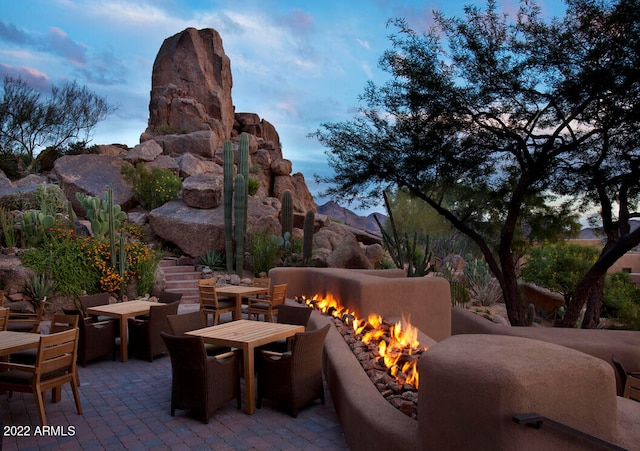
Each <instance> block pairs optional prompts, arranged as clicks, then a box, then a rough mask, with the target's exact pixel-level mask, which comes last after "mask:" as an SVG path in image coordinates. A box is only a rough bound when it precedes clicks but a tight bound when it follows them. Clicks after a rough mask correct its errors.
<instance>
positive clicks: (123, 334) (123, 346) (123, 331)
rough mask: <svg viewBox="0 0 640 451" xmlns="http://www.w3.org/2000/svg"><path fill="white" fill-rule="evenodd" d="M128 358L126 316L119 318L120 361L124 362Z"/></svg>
mask: <svg viewBox="0 0 640 451" xmlns="http://www.w3.org/2000/svg"><path fill="white" fill-rule="evenodd" d="M128 359H129V354H128V349H127V318H125V317H124V316H122V317H121V318H120V361H121V362H126V361H127V360H128Z"/></svg>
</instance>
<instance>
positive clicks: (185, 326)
mask: <svg viewBox="0 0 640 451" xmlns="http://www.w3.org/2000/svg"><path fill="white" fill-rule="evenodd" d="M167 321H169V331H170V332H171V333H172V334H173V335H176V336H178V337H182V336H184V334H185V332H189V331H191V330H196V329H204V328H205V327H207V317H206V316H205V313H204V312H203V311H202V310H196V311H195V312H189V313H183V314H181V315H169V316H167ZM204 348H205V350H206V352H207V355H218V354H222V353H224V352H229V351H231V348H229V347H228V346H216V345H214V344H210V343H205V344H204Z"/></svg>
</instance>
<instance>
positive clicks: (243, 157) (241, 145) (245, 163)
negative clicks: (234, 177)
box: [238, 133, 249, 223]
mask: <svg viewBox="0 0 640 451" xmlns="http://www.w3.org/2000/svg"><path fill="white" fill-rule="evenodd" d="M238 174H242V177H244V197H245V198H247V197H249V135H248V134H247V133H242V134H241V135H240V141H239V142H238ZM244 222H245V223H246V222H247V209H245V210H244Z"/></svg>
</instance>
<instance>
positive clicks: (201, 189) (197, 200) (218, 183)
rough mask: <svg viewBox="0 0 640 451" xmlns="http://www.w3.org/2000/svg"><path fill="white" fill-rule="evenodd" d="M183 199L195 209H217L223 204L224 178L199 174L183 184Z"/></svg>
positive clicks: (185, 180)
mask: <svg viewBox="0 0 640 451" xmlns="http://www.w3.org/2000/svg"><path fill="white" fill-rule="evenodd" d="M182 199H183V200H184V203H185V204H187V205H188V206H189V207H193V208H217V207H219V206H220V204H221V203H222V176H220V175H214V174H197V175H192V176H191V177H188V178H186V179H184V181H183V182H182Z"/></svg>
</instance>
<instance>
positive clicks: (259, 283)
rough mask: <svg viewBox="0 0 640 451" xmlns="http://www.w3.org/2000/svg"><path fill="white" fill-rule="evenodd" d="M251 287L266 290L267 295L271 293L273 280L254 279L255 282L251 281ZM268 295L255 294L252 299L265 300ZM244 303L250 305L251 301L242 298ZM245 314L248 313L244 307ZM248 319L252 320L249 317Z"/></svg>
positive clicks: (265, 278) (266, 278)
mask: <svg viewBox="0 0 640 451" xmlns="http://www.w3.org/2000/svg"><path fill="white" fill-rule="evenodd" d="M251 286H253V287H258V288H264V289H265V290H266V291H267V293H270V292H271V279H270V278H269V277H254V278H253V280H252V281H251ZM266 296H267V295H266V294H255V295H253V296H251V297H253V298H254V299H264V298H265V297H266ZM242 303H243V304H248V303H249V299H248V298H246V297H245V298H242ZM242 312H243V313H245V312H247V309H246V308H244V306H243V310H242ZM247 318H249V319H251V317H250V316H248V315H247Z"/></svg>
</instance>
